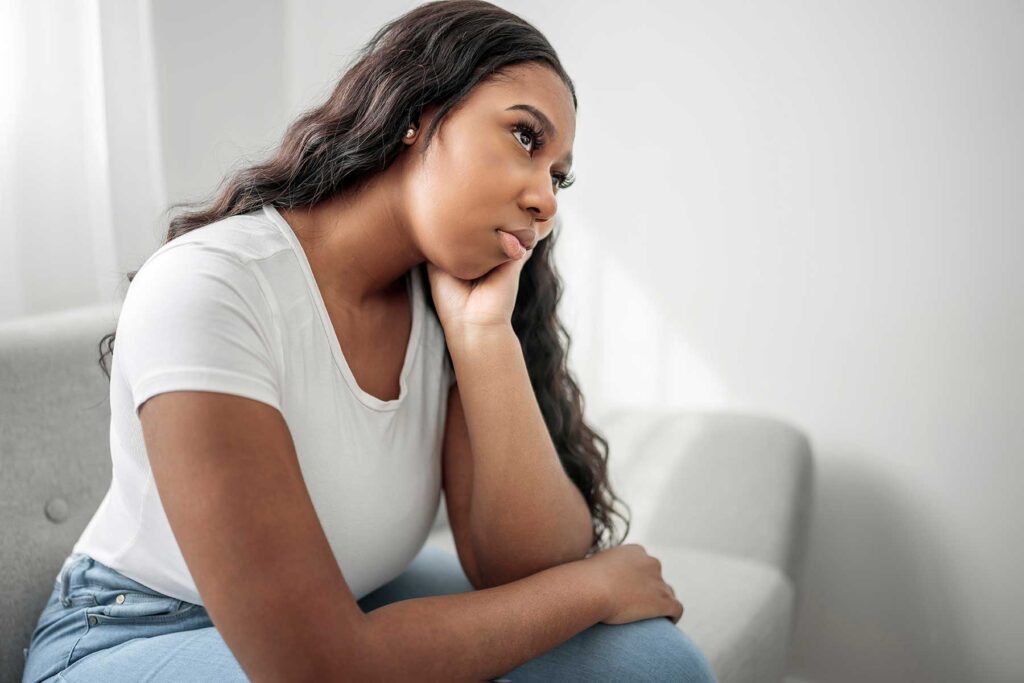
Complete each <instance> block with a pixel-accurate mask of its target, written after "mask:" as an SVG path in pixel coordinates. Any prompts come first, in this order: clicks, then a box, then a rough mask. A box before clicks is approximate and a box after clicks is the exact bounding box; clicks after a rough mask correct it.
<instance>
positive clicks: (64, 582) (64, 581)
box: [57, 553, 85, 607]
mask: <svg viewBox="0 0 1024 683" xmlns="http://www.w3.org/2000/svg"><path fill="white" fill-rule="evenodd" d="M84 558H85V554H84V553H73V554H71V555H69V556H68V557H67V559H65V560H64V564H63V566H61V569H60V575H59V576H58V577H57V581H58V582H60V604H62V605H64V606H65V607H70V606H71V598H70V597H68V595H69V594H70V592H71V570H72V569H74V568H75V566H76V565H77V564H78V563H79V562H81V561H82V560H83V559H84Z"/></svg>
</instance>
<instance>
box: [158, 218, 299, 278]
mask: <svg viewBox="0 0 1024 683" xmlns="http://www.w3.org/2000/svg"><path fill="white" fill-rule="evenodd" d="M183 248H184V249H185V250H186V252H185V253H184V254H181V253H179V254H177V257H178V258H189V257H191V258H202V257H203V256H204V255H209V254H218V255H220V256H221V257H223V258H224V259H226V260H234V261H236V262H239V263H249V262H252V261H260V260H262V259H265V258H268V257H271V256H274V255H275V254H277V253H279V252H282V251H288V250H289V249H290V245H289V244H288V241H287V240H286V239H284V236H283V235H281V232H280V230H279V229H278V228H277V226H276V225H274V223H273V222H272V221H271V220H269V219H268V218H267V216H266V215H264V213H263V212H262V211H254V212H252V213H246V214H240V215H237V216H228V217H225V218H222V219H220V220H217V221H214V222H212V223H209V224H207V225H204V226H202V227H199V228H195V229H193V230H191V231H189V232H187V233H185V234H183V235H179V236H178V237H175V238H174V239H172V240H170V241H169V242H166V243H164V244H163V245H161V246H160V247H159V248H158V249H157V250H156V251H154V252H153V254H152V255H151V256H150V257H149V258H148V259H147V260H146V263H145V264H144V266H145V265H147V264H148V263H149V262H150V261H153V260H155V259H158V258H162V257H163V255H164V254H166V253H169V252H171V251H174V250H179V249H183Z"/></svg>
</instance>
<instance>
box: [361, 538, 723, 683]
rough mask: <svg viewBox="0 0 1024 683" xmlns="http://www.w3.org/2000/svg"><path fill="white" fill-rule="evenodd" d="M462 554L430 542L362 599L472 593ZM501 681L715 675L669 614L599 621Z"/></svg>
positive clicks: (375, 602) (369, 606) (370, 603)
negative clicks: (406, 565) (628, 620)
mask: <svg viewBox="0 0 1024 683" xmlns="http://www.w3.org/2000/svg"><path fill="white" fill-rule="evenodd" d="M472 590H474V589H473V585H472V584H471V583H470V582H469V579H467V578H466V575H465V573H464V572H463V571H462V566H461V565H460V564H459V559H458V557H457V556H456V555H454V554H453V553H451V552H448V551H447V550H443V549H441V548H436V547H433V546H425V547H424V548H423V550H422V551H420V553H419V555H417V556H416V558H415V560H413V562H412V564H410V566H409V568H408V569H407V570H406V571H405V572H404V573H403V574H402V575H401V576H399V577H398V578H396V579H395V580H394V581H392V582H391V583H388V584H386V585H384V586H382V587H380V588H378V589H377V590H376V591H374V592H373V593H370V594H368V595H366V596H365V597H364V598H363V599H362V600H360V601H359V604H360V606H361V607H362V608H363V611H371V610H373V609H377V608H378V607H381V606H383V605H386V604H388V603H391V602H396V601H399V600H408V599H410V598H418V597H426V596H430V595H450V594H453V593H465V592H468V591H472ZM496 680H497V681H511V682H514V683H521V682H523V683H525V682H529V681H570V682H571V681H588V682H600V681H616V682H618V681H679V682H685V683H708V682H714V681H715V675H714V673H713V671H712V670H711V667H710V665H709V663H708V661H707V659H706V658H705V657H704V654H703V653H702V652H701V651H700V649H699V648H698V647H697V646H696V645H695V644H694V642H693V641H692V640H691V639H690V638H689V636H687V635H686V634H685V633H683V632H682V631H681V630H680V629H679V628H678V627H677V626H676V625H675V624H673V623H672V622H671V621H669V620H668V619H666V618H664V617H657V618H654V619H644V620H642V621H636V622H632V623H629V624H600V623H599V624H594V625H593V626H591V627H589V628H587V629H585V630H584V631H581V632H580V633H578V634H576V635H575V636H573V637H572V638H570V639H569V640H567V641H565V642H564V643H561V644H559V645H557V646H555V647H554V648H552V649H550V650H548V651H547V652H544V653H543V654H541V655H540V656H538V657H536V658H534V659H532V660H530V661H528V662H526V663H524V664H522V665H520V666H518V667H516V668H515V669H513V670H512V671H510V672H508V673H506V674H504V675H503V676H502V677H501V678H498V679H496Z"/></svg>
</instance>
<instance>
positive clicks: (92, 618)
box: [89, 617, 97, 626]
mask: <svg viewBox="0 0 1024 683" xmlns="http://www.w3.org/2000/svg"><path fill="white" fill-rule="evenodd" d="M96 621H97V619H96V617H89V623H90V624H92V625H93V626H95V625H96Z"/></svg>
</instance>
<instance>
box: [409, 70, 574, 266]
mask: <svg viewBox="0 0 1024 683" xmlns="http://www.w3.org/2000/svg"><path fill="white" fill-rule="evenodd" d="M505 74H506V76H505V77H503V78H499V79H498V80H494V81H489V82H487V83H484V84H481V85H479V86H477V87H476V88H475V89H474V90H473V91H472V92H471V93H470V94H469V95H468V96H467V97H466V99H465V100H463V102H462V103H460V105H459V106H458V107H457V108H456V109H454V110H452V111H451V112H449V113H448V116H447V118H446V119H445V121H444V122H443V123H442V124H441V127H440V128H439V129H438V131H437V134H436V135H435V136H434V139H433V140H432V141H431V143H430V147H429V149H428V150H427V155H426V158H424V159H422V160H421V159H420V158H419V150H420V149H421V148H422V144H423V141H424V137H425V134H426V130H427V127H428V125H429V124H430V121H431V120H432V117H433V115H434V113H435V108H432V109H428V110H426V111H424V112H423V115H422V117H421V119H420V125H419V128H418V132H417V135H416V137H415V139H414V140H413V142H411V143H410V144H411V145H412V148H411V149H409V150H408V152H407V155H408V156H407V161H408V164H409V167H408V169H407V171H408V176H407V178H406V180H407V181H408V182H406V183H405V187H406V190H405V192H406V196H407V201H408V215H409V219H410V223H411V229H412V231H413V233H414V239H416V241H417V242H418V244H419V245H420V248H421V250H422V251H423V254H424V255H425V256H426V258H427V260H429V261H430V262H432V263H433V264H434V265H435V266H437V267H438V268H440V269H441V270H444V271H446V272H448V273H450V274H451V275H454V276H455V277H458V278H461V279H464V280H473V279H476V278H479V277H481V276H483V275H485V274H486V273H487V272H488V271H490V270H492V269H493V268H495V267H496V266H498V265H500V264H501V263H504V262H505V261H509V260H511V257H510V256H508V255H507V254H506V253H505V250H504V249H503V247H502V242H501V236H500V235H499V233H498V230H499V229H502V230H506V231H509V232H514V231H523V230H525V231H526V232H525V233H522V235H523V236H524V237H525V238H526V239H527V241H528V242H529V241H531V240H532V241H534V242H539V241H540V240H542V239H544V238H545V237H547V236H548V235H549V234H550V233H551V229H552V227H553V225H554V220H553V218H554V215H555V212H556V211H557V208H558V201H557V199H556V194H557V192H558V191H559V190H558V184H559V183H560V182H561V181H562V180H563V179H564V178H565V176H567V175H569V172H570V170H571V168H570V167H571V164H572V146H573V140H574V138H575V136H576V112H575V110H574V108H573V104H572V95H571V94H570V92H569V89H568V88H567V87H566V85H565V84H564V83H563V82H562V80H561V79H560V78H559V77H558V75H557V74H556V73H555V72H554V71H552V70H551V69H549V68H547V67H545V66H542V65H536V64H519V65H515V66H513V67H509V68H508V69H506V70H505ZM530 108H533V109H535V110H536V111H537V112H538V113H537V114H534V113H533V112H531V111H530ZM539 117H546V118H547V121H544V120H543V119H542V118H539ZM521 124H525V127H524V126H523V125H521ZM530 128H532V129H535V130H538V131H542V134H541V135H540V136H537V135H535V134H533V133H531V132H530V130H529V129H530Z"/></svg>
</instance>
